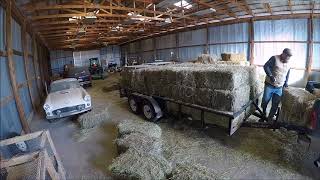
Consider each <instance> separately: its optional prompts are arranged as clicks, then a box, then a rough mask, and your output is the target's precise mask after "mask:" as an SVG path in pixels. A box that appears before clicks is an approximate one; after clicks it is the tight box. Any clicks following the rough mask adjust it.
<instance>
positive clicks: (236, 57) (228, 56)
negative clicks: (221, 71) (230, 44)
mask: <svg viewBox="0 0 320 180" xmlns="http://www.w3.org/2000/svg"><path fill="white" fill-rule="evenodd" d="M221 57H222V61H232V62H240V61H247V58H246V55H245V54H244V53H222V54H221Z"/></svg>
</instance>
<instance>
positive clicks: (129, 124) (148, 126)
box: [118, 120, 161, 138]
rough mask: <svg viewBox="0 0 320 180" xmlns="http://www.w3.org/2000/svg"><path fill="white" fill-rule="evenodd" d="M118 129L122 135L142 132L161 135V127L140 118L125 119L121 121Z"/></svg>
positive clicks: (157, 136)
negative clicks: (139, 119)
mask: <svg viewBox="0 0 320 180" xmlns="http://www.w3.org/2000/svg"><path fill="white" fill-rule="evenodd" d="M118 131H119V134H120V136H123V135H125V134H130V133H141V134H144V135H146V136H149V137H154V138H160V137H161V128H160V127H159V126H158V125H156V124H155V123H151V122H145V121H138V120H124V121H122V122H120V123H119V124H118Z"/></svg>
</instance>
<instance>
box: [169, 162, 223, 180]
mask: <svg viewBox="0 0 320 180" xmlns="http://www.w3.org/2000/svg"><path fill="white" fill-rule="evenodd" d="M170 179H171V180H193V179H197V180H214V179H221V178H218V177H217V176H215V173H213V172H212V171H211V170H209V169H208V168H206V167H205V166H202V165H201V164H197V163H195V162H193V163H177V164H176V167H175V168H174V169H173V170H172V177H171V178H170Z"/></svg>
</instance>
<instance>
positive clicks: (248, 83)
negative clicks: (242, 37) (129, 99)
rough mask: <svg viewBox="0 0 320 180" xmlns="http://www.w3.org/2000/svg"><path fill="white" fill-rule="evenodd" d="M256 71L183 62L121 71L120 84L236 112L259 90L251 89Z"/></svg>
mask: <svg viewBox="0 0 320 180" xmlns="http://www.w3.org/2000/svg"><path fill="white" fill-rule="evenodd" d="M256 74H257V73H255V67H253V66H239V65H224V64H192V63H183V64H175V65H165V66H152V67H148V68H141V69H134V70H127V71H123V72H122V79H121V82H120V83H121V86H124V87H126V88H129V89H132V90H134V91H137V92H139V93H142V94H147V95H157V96H163V97H169V98H172V99H175V100H181V101H183V102H187V103H193V104H198V105H201V106H206V107H210V108H213V109H217V110H221V111H231V112H236V111H238V110H240V109H241V107H242V106H243V105H245V104H246V103H247V102H248V101H249V100H250V99H251V98H252V97H255V96H256V95H257V94H258V91H260V90H261V89H258V88H254V86H255V85H256V84H257V81H258V79H259V78H257V77H254V76H256ZM253 79H254V80H253ZM259 93H260V92H259Z"/></svg>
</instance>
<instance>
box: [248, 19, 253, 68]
mask: <svg viewBox="0 0 320 180" xmlns="http://www.w3.org/2000/svg"><path fill="white" fill-rule="evenodd" d="M249 43H250V44H249V45H250V54H249V58H250V64H254V21H253V19H251V21H250V22H249Z"/></svg>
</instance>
